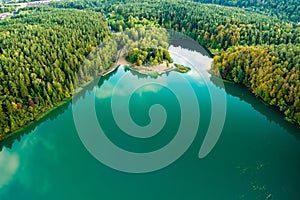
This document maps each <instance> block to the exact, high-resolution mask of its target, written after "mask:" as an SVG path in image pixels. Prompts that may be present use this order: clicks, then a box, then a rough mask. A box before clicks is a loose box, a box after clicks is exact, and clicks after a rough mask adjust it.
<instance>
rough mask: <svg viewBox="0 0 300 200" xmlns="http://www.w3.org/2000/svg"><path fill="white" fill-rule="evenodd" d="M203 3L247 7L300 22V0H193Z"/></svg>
mask: <svg viewBox="0 0 300 200" xmlns="http://www.w3.org/2000/svg"><path fill="white" fill-rule="evenodd" d="M193 1H195V2H201V3H211V4H219V5H223V6H233V7H240V8H246V9H247V10H251V11H255V12H260V13H263V14H265V15H275V16H277V17H278V18H280V19H283V20H291V21H294V22H297V23H298V22H300V1H299V0H285V1H282V0H238V1H237V0H193Z"/></svg>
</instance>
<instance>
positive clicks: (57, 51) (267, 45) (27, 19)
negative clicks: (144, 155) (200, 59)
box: [0, 0, 300, 139]
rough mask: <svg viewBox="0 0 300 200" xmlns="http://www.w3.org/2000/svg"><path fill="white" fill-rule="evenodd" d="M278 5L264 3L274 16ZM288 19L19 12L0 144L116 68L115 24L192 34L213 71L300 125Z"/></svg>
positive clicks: (63, 5)
mask: <svg viewBox="0 0 300 200" xmlns="http://www.w3.org/2000/svg"><path fill="white" fill-rule="evenodd" d="M203 2H204V1H203ZM228 2H229V1H228ZM242 2H243V1H242ZM253 2H255V1H253ZM274 2H277V1H272V2H271V1H265V4H266V5H269V8H268V9H267V11H268V12H269V11H270V12H273V11H272V9H273V7H274V6H272V5H273V3H274ZM205 3H209V2H205ZM215 3H218V2H215ZM222 5H223V4H222ZM224 5H225V4H224ZM276 5H277V6H280V5H281V4H280V3H277V4H276ZM293 5H297V2H296V3H294V4H293ZM229 6H231V5H229ZM235 6H242V3H239V5H235ZM243 6H245V7H249V8H251V7H259V6H257V5H256V4H253V5H248V4H247V5H243ZM276 8H277V7H276ZM78 9H79V10H78ZM274 9H275V8H274ZM297 9H299V7H298V8H296V9H294V12H290V11H289V9H281V11H282V13H284V12H286V15H285V14H282V16H293V15H296V16H299V15H297V14H295V13H297V12H296V11H298V10H297ZM93 11H94V12H93ZM285 18H286V17H280V16H277V15H273V14H272V15H270V14H268V13H267V14H257V13H255V12H252V11H249V10H247V9H241V8H233V7H222V6H217V5H210V4H201V3H195V2H187V1H183V0H169V1H167V0H160V1H154V0H142V1H137V0H122V1H119V0H112V1H106V0H75V1H60V2H53V3H50V4H49V6H39V7H29V8H26V9H22V10H19V14H18V15H16V16H14V17H12V18H11V19H5V20H2V21H0V81H1V85H0V124H1V126H0V139H1V138H4V137H5V135H6V134H9V133H11V132H13V131H15V130H18V129H19V128H21V127H23V126H24V125H26V124H28V123H29V122H31V121H33V120H35V119H36V118H37V117H38V116H39V115H40V114H42V113H43V112H45V111H47V110H48V109H51V108H52V107H54V106H56V105H57V104H59V103H61V102H62V101H64V100H66V99H68V98H70V97H71V96H72V93H73V92H74V87H75V84H76V77H79V78H82V79H83V80H84V81H83V82H86V81H88V80H90V79H91V78H92V77H93V76H94V75H97V74H98V73H99V72H100V71H101V70H105V69H108V68H109V67H110V66H111V64H112V62H113V61H114V59H115V56H116V52H117V51H118V49H119V47H118V45H120V44H117V43H116V41H115V40H109V38H111V35H112V34H111V32H110V30H109V25H110V26H111V27H112V29H113V30H114V31H121V32H122V31H126V30H129V29H130V28H139V27H148V26H151V27H163V28H166V29H172V30H175V31H179V32H181V33H184V34H185V35H187V36H190V37H191V38H193V39H195V40H196V41H197V42H199V44H201V45H203V46H205V47H206V48H208V49H209V50H210V51H211V52H212V54H214V64H213V70H212V73H220V74H221V76H222V77H223V78H224V79H227V80H230V81H234V82H236V83H239V84H243V85H245V86H246V87H248V88H249V89H250V90H251V91H252V92H253V93H254V94H255V95H256V96H257V97H258V98H260V99H262V100H263V101H264V102H266V103H268V104H270V105H272V106H275V107H277V108H278V109H280V110H281V111H282V112H283V113H284V114H285V116H286V118H287V119H288V120H289V121H292V122H294V123H297V124H298V125H300V114H299V113H300V102H299V96H300V81H299V73H300V71H299V68H300V66H299V63H300V56H299V55H300V54H299V53H300V52H299V48H300V47H299V45H300V27H299V26H298V25H297V23H296V21H297V20H298V19H297V18H295V19H294V18H292V17H290V20H286V19H285ZM106 19H107V20H106ZM98 46H100V47H106V48H101V49H100V50H99V49H98V50H97V47H98ZM91 52H92V53H91ZM101 56H102V57H101ZM86 57H87V58H88V59H85V58H86ZM93 57H97V58H98V57H99V59H96V60H93V59H92V58H93ZM89 58H91V59H89ZM91 60H93V62H94V63H92V64H91V62H90V61H91ZM80 66H83V67H82V68H80ZM92 66H98V67H97V68H95V67H94V68H93V67H92Z"/></svg>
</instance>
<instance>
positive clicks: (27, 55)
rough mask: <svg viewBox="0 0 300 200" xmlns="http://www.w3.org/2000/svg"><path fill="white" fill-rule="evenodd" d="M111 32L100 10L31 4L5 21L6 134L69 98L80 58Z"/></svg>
mask: <svg viewBox="0 0 300 200" xmlns="http://www.w3.org/2000/svg"><path fill="white" fill-rule="evenodd" d="M25 11H26V12H25ZM108 35H109V29H108V26H107V24H106V23H105V22H104V19H103V16H102V15H101V14H99V13H88V12H82V11H76V10H67V9H53V8H48V7H36V8H35V7H31V8H28V9H25V10H23V11H22V12H21V13H20V14H19V15H17V16H16V17H14V18H12V19H6V20H2V21H0V83H1V84H0V135H2V136H1V137H3V135H5V134H8V133H10V132H12V131H14V130H16V129H18V128H20V127H22V126H24V125H26V124H28V123H29V122H30V121H33V120H34V119H36V118H37V117H38V115H40V114H41V113H42V112H45V111H46V110H47V109H49V108H51V107H53V106H55V105H57V104H59V103H60V102H62V101H63V100H65V99H67V98H69V97H70V96H71V95H72V93H73V90H74V82H75V77H76V73H77V72H78V70H79V68H80V66H81V62H82V61H83V60H84V59H85V56H86V55H88V53H89V52H90V51H91V50H92V49H93V48H95V46H97V45H99V44H100V42H101V41H102V40H103V39H104V38H106V37H107V36H108Z"/></svg>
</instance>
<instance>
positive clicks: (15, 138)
mask: <svg viewBox="0 0 300 200" xmlns="http://www.w3.org/2000/svg"><path fill="white" fill-rule="evenodd" d="M117 71H118V70H115V71H114V72H112V73H110V74H108V75H106V76H103V77H101V79H100V81H99V82H98V81H97V79H95V80H94V81H92V82H91V83H89V84H88V85H86V86H84V87H83V90H81V91H80V92H79V93H78V94H76V99H79V98H85V95H86V92H88V91H92V90H93V88H94V87H95V85H97V84H98V86H99V87H100V86H101V85H102V84H103V83H104V82H105V81H107V80H108V79H109V78H110V77H112V76H113V75H114V74H116V72H117ZM70 105H72V99H69V100H67V101H66V102H64V103H63V104H62V105H60V106H58V107H57V108H55V109H54V110H52V111H50V112H49V113H48V114H46V115H45V116H43V117H42V118H40V119H38V120H36V121H35V122H33V123H30V124H29V125H28V126H27V127H25V128H23V129H21V130H19V131H16V132H15V133H14V134H13V135H12V136H10V137H8V138H7V139H5V140H3V141H0V152H1V151H2V150H3V148H4V147H5V148H8V149H11V148H12V146H13V144H14V143H15V142H16V141H18V142H20V141H21V139H22V137H23V136H25V135H28V134H30V133H32V132H33V131H34V130H35V129H36V128H37V127H38V126H40V125H41V124H43V123H44V122H46V121H47V120H49V119H50V120H52V121H53V120H55V119H56V118H57V117H58V116H59V115H61V114H63V113H64V112H65V111H66V110H68V108H69V106H70Z"/></svg>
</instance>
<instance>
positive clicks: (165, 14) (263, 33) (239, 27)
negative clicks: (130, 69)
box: [51, 0, 300, 54]
mask: <svg viewBox="0 0 300 200" xmlns="http://www.w3.org/2000/svg"><path fill="white" fill-rule="evenodd" d="M51 5H52V6H56V7H63V8H79V9H85V8H87V9H92V10H95V11H99V12H101V13H106V15H107V17H109V18H110V19H113V20H110V22H111V25H113V27H114V28H117V30H125V29H126V28H127V27H131V26H132V24H134V23H136V22H137V21H138V20H139V21H143V20H144V19H147V20H150V21H153V23H158V24H159V25H161V26H163V27H164V28H167V29H173V30H175V31H179V32H182V33H184V34H186V35H188V36H190V37H192V38H193V39H195V40H197V41H198V42H199V43H200V44H201V45H204V46H206V47H207V48H209V49H210V50H211V51H212V52H213V53H214V54H217V53H218V52H219V51H220V50H226V49H227V48H229V47H231V46H238V45H248V46H250V45H263V44H266V45H271V44H274V45H278V44H288V43H300V37H299V35H300V27H297V26H296V25H295V24H293V23H289V22H285V21H281V20H279V19H278V18H276V17H268V16H264V15H260V14H253V13H251V12H247V11H245V10H243V9H238V8H230V7H220V6H216V5H206V4H200V3H193V2H186V1H177V0H169V1H166V0H161V1H159V2H157V1H153V0H143V1H135V0H123V1H109V2H108V1H104V0H78V1H72V2H69V1H62V2H59V3H53V4H51ZM83 5H84V6H83ZM87 5H88V6H87ZM93 6H94V7H93ZM116 24H117V25H116Z"/></svg>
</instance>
